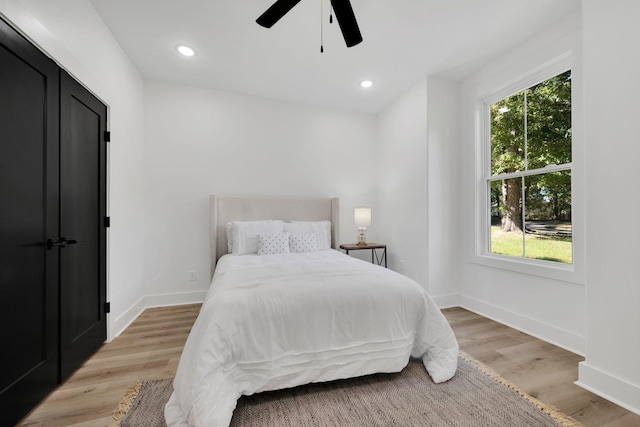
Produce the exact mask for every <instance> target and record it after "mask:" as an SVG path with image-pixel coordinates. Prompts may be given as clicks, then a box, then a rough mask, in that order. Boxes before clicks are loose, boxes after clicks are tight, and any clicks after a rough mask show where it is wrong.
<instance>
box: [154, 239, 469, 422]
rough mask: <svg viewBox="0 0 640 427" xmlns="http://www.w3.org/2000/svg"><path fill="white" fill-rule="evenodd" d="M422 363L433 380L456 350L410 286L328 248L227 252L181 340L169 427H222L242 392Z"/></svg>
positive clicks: (451, 364) (447, 371)
mask: <svg viewBox="0 0 640 427" xmlns="http://www.w3.org/2000/svg"><path fill="white" fill-rule="evenodd" d="M410 356H415V357H422V361H423V364H424V366H425V368H426V369H427V371H428V372H429V374H430V375H431V378H432V379H433V380H434V381H435V382H437V383H438V382H443V381H446V380H448V379H450V378H451V377H452V376H453V375H454V374H455V371H456V368H457V357H458V344H457V341H456V339H455V336H454V334H453V332H452V330H451V328H450V326H449V324H448V322H447V321H446V319H445V318H444V316H443V315H442V313H441V312H440V310H439V309H438V308H437V307H436V305H435V304H434V303H433V301H432V300H431V298H430V297H429V296H428V295H427V294H426V292H425V291H424V290H423V288H422V287H421V286H420V285H418V284H417V283H416V282H414V281H413V280H411V279H409V278H407V277H405V276H402V275H400V274H397V273H395V272H393V271H391V270H387V269H386V268H382V267H379V266H376V265H372V264H369V263H367V262H364V261H361V260H358V259H355V258H352V257H349V256H347V255H344V254H342V253H340V252H338V251H335V250H325V251H320V252H313V253H296V254H293V253H292V254H279V255H263V256H258V255H245V256H231V255H225V256H223V257H222V258H220V260H219V262H218V265H217V267H216V270H215V274H214V277H213V281H212V285H211V288H210V289H209V291H208V293H207V296H206V298H205V302H204V304H203V306H202V309H201V312H200V315H199V316H198V319H197V320H196V322H195V324H194V326H193V329H192V331H191V333H190V335H189V338H188V339H187V343H186V345H185V348H184V351H183V354H182V358H181V359H180V364H179V366H178V371H177V374H176V378H175V381H174V385H173V386H174V392H173V394H172V395H171V398H170V400H169V402H168V403H167V406H166V407H165V417H166V421H167V425H168V426H194V427H196V426H208V427H226V426H228V425H229V423H230V421H231V416H232V414H233V410H234V409H235V406H236V402H237V400H238V398H239V397H240V396H241V395H250V394H253V393H257V392H261V391H266V390H276V389H282V388H288V387H294V386H298V385H302V384H308V383H311V382H321V381H330V380H335V379H340V378H350V377H355V376H361V375H367V374H372V373H376V372H399V371H400V370H402V368H404V367H405V366H406V364H407V363H408V361H409V357H410Z"/></svg>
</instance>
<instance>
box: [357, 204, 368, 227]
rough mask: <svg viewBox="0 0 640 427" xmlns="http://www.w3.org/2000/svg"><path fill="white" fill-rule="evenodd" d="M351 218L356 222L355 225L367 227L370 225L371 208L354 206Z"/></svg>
mask: <svg viewBox="0 0 640 427" xmlns="http://www.w3.org/2000/svg"><path fill="white" fill-rule="evenodd" d="M353 219H354V221H355V223H356V227H369V226H371V208H365V207H364V206H363V207H361V208H356V209H355V211H354V214H353Z"/></svg>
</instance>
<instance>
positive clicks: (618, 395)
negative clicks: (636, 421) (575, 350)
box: [575, 361, 640, 415]
mask: <svg viewBox="0 0 640 427" xmlns="http://www.w3.org/2000/svg"><path fill="white" fill-rule="evenodd" d="M575 384H576V385H578V386H580V387H582V388H584V389H585V390H588V391H590V392H591V393H593V394H597V395H598V396H600V397H602V398H604V399H607V400H609V401H611V402H613V403H615V404H616V405H618V406H622V407H623V408H625V409H627V410H628V411H631V412H634V413H636V414H638V415H640V386H639V385H637V384H631V383H630V382H628V381H625V380H622V379H620V378H617V377H614V376H612V375H609V374H607V373H606V372H602V371H601V370H599V369H596V368H594V367H593V366H590V365H589V363H588V362H587V361H584V362H580V364H579V365H578V381H576V382H575Z"/></svg>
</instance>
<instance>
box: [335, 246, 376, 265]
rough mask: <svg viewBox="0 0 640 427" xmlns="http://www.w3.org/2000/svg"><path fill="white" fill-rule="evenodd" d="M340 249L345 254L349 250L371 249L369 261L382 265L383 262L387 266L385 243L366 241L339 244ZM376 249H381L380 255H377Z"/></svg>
mask: <svg viewBox="0 0 640 427" xmlns="http://www.w3.org/2000/svg"><path fill="white" fill-rule="evenodd" d="M340 249H342V250H344V251H345V252H346V253H347V255H349V251H359V250H362V249H371V263H372V264H378V265H382V263H383V262H384V266H385V268H386V267H387V245H382V244H380V243H367V244H366V245H362V246H358V245H356V244H355V243H350V244H347V245H340ZM376 249H382V255H381V256H380V257H378V252H376Z"/></svg>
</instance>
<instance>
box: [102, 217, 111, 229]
mask: <svg viewBox="0 0 640 427" xmlns="http://www.w3.org/2000/svg"><path fill="white" fill-rule="evenodd" d="M104 227H105V228H109V227H111V217H110V216H105V217H104Z"/></svg>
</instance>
